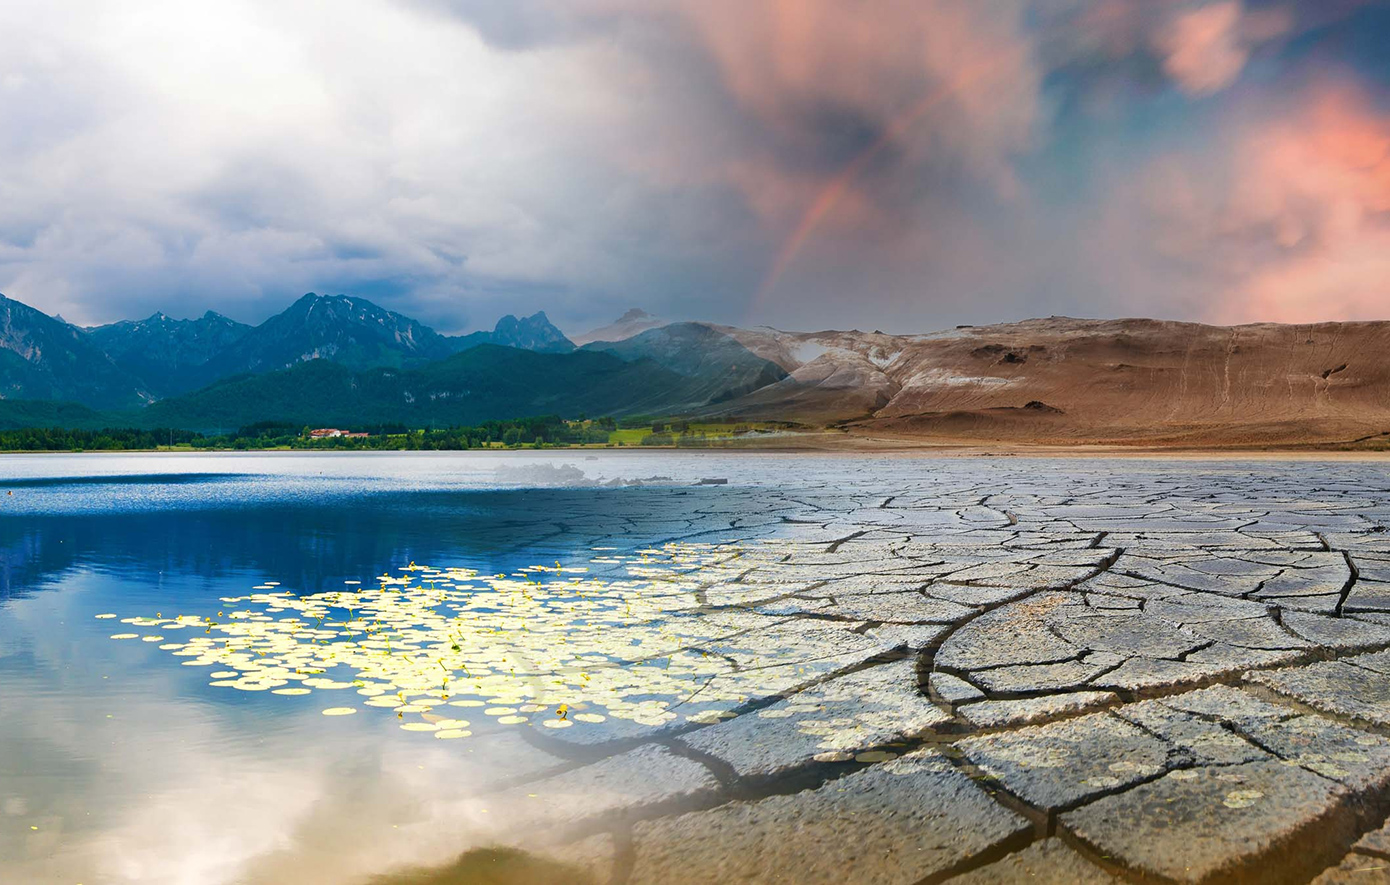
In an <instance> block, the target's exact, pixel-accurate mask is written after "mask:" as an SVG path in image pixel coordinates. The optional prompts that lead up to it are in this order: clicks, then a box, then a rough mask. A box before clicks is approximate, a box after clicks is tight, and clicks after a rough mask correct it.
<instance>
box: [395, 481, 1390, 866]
mask: <svg viewBox="0 0 1390 885" xmlns="http://www.w3.org/2000/svg"><path fill="white" fill-rule="evenodd" d="M877 463H878V465H879V466H878V467H873V466H870V467H868V468H866V469H861V470H860V471H859V472H857V473H855V472H847V473H846V474H845V477H846V478H845V479H844V480H843V481H841V482H830V481H824V482H818V481H817V480H816V479H815V478H814V477H811V478H808V481H807V489H806V490H805V491H801V492H797V493H783V492H777V491H773V490H769V489H752V490H749V491H748V493H747V496H746V500H744V501H743V502H742V503H741V504H737V505H730V504H729V503H728V502H729V501H730V500H737V496H736V495H734V496H729V495H726V496H724V497H722V498H720V499H719V502H720V503H718V504H717V505H701V506H705V507H706V508H707V509H705V510H703V511H701V513H700V514H699V516H698V518H697V519H695V520H694V522H692V524H691V527H690V531H689V533H688V537H687V538H686V540H703V541H716V540H720V539H724V538H728V537H730V532H733V533H734V534H735V535H738V534H739V533H740V527H741V526H743V527H744V528H745V530H744V531H743V535H742V536H743V537H745V538H750V537H752V538H757V537H758V536H760V535H761V536H764V537H770V538H775V542H773V543H768V544H766V545H765V546H766V549H765V551H764V552H762V553H760V554H741V555H737V556H733V555H731V556H730V557H729V558H728V559H727V560H726V561H723V562H716V563H711V564H706V565H705V566H704V567H703V570H702V571H701V572H700V573H699V580H700V586H699V587H698V589H693V590H691V591H690V593H689V600H688V606H689V607H688V608H687V609H686V610H685V611H686V615H687V616H689V617H700V618H704V619H707V623H713V624H718V625H720V627H721V630H722V633H721V632H719V631H713V632H712V633H711V638H710V639H709V641H708V642H707V643H705V644H704V645H703V646H701V647H699V648H695V649H693V651H695V652H698V653H700V654H704V655H706V656H712V657H715V658H720V659H722V661H723V663H722V664H721V666H723V667H725V670H724V671H722V672H723V673H724V675H715V676H713V677H711V679H710V682H711V683H715V682H717V681H718V680H721V679H728V680H735V679H736V680H737V684H738V685H740V686H746V694H742V695H739V696H738V697H736V698H734V700H733V701H732V702H731V703H730V704H728V705H727V708H726V709H723V710H722V711H721V712H719V713H718V714H717V715H713V716H702V717H695V718H694V719H693V720H692V719H690V718H676V719H672V720H670V721H664V722H663V721H651V722H647V723H645V724H639V723H627V724H626V725H625V727H624V728H623V729H621V730H604V729H580V728H574V729H567V730H555V731H553V732H549V733H544V734H542V733H541V731H542V730H540V729H536V730H534V731H535V732H536V736H535V738H534V740H533V741H532V744H533V747H532V750H533V751H534V753H535V754H537V756H538V757H539V760H540V761H532V762H530V763H528V764H530V766H531V768H532V770H534V771H536V772H540V773H539V774H537V775H534V776H531V777H525V778H512V779H510V780H509V781H507V782H506V783H505V784H504V785H502V786H501V787H500V788H499V789H498V790H497V791H495V792H493V793H492V794H490V795H488V796H485V797H481V798H478V799H476V800H470V801H475V802H478V803H481V804H483V805H486V806H487V809H481V808H480V809H479V810H480V811H482V810H488V811H490V813H492V814H493V815H494V817H495V818H496V820H495V827H496V830H495V839H496V841H499V842H508V843H516V844H522V845H525V846H526V847H527V848H529V849H531V850H536V851H539V852H542V853H545V854H548V855H550V856H552V857H554V858H555V859H557V860H559V861H561V862H563V863H565V864H569V865H571V866H572V867H573V868H575V869H581V868H582V869H583V870H585V874H586V875H588V876H589V877H591V878H592V880H593V881H596V882H610V883H620V885H621V883H628V885H658V883H660V885H683V883H692V885H693V883H710V885H715V883H732V882H747V883H761V882H789V883H791V882H795V883H819V882H855V883H905V885H906V883H935V882H943V881H952V882H961V883H1008V882H1033V883H1044V882H1059V883H1060V882H1067V883H1072V882H1085V883H1102V882H1118V881H1145V882H1147V881H1156V882H1182V883H1198V882H1201V883H1206V882H1260V883H1267V882H1271V883H1282V882H1288V883H1295V882H1310V881H1313V882H1317V883H1319V885H1330V883H1343V882H1350V883H1376V882H1390V825H1387V824H1386V817H1387V813H1388V812H1390V534H1387V532H1386V527H1387V526H1390V476H1387V474H1386V471H1385V470H1384V469H1383V468H1381V467H1378V466H1376V465H1364V464H1362V465H1357V464H1346V463H1339V464H1321V465H1319V464H1297V463H1286V464H1276V465H1256V464H1248V463H1247V464H1226V465H1219V466H1213V465H1203V464H1195V463H1193V464H1180V463H1170V464H1164V465H1160V464H1149V465H1135V464H1129V465H1126V466H1123V467H1120V466H1116V465H1105V464H1082V463H1070V464H1066V465H1061V464H1059V463H1058V462H1046V461H1023V460H1010V461H1009V462H999V461H996V462H987V461H973V462H970V463H969V464H963V463H954V464H953V463H946V462H941V463H937V464H930V463H922V462H917V463H915V464H911V465H909V466H903V465H897V466H894V465H891V464H888V463H886V462H877ZM673 709H677V710H678V709H679V708H678V707H677V708H673ZM575 875H576V877H578V876H579V874H578V873H576V874H575ZM578 880H579V879H578V878H576V879H575V881H578ZM421 881H424V880H421ZM460 881H462V880H460Z"/></svg>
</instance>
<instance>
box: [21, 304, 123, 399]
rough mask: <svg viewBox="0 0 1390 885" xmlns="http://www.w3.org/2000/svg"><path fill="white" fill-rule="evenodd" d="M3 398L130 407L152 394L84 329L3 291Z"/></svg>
mask: <svg viewBox="0 0 1390 885" xmlns="http://www.w3.org/2000/svg"><path fill="white" fill-rule="evenodd" d="M0 398H3V399H33V400H70V401H74V402H79V403H82V404H84V405H87V406H91V407H93V408H99V409H127V408H135V407H137V406H140V405H142V404H143V403H145V402H147V401H148V400H149V399H150V396H149V394H148V391H147V389H146V388H145V386H144V385H143V384H142V383H141V382H140V380H139V379H138V378H136V377H135V376H133V375H131V374H130V373H129V372H127V371H126V370H124V369H122V368H121V367H119V366H117V365H116V363H115V362H114V361H112V359H111V358H110V357H109V356H107V355H106V354H105V353H104V352H103V351H102V350H101V348H100V347H99V346H97V344H96V343H95V342H93V341H92V340H91V339H90V338H89V337H88V336H87V334H86V333H85V332H83V331H82V330H81V329H79V328H77V327H76V326H71V325H68V324H67V323H65V322H63V321H62V320H58V319H55V318H53V317H51V316H49V315H48V314H46V313H44V312H42V311H39V310H35V309H34V308H32V307H30V306H29V305H27V304H23V303H21V302H18V301H14V300H12V299H9V298H6V297H5V296H4V295H0Z"/></svg>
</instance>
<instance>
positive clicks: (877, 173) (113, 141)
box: [0, 0, 1390, 332]
mask: <svg viewBox="0 0 1390 885" xmlns="http://www.w3.org/2000/svg"><path fill="white" fill-rule="evenodd" d="M0 33H4V34H6V36H7V40H6V45H7V49H6V52H5V53H3V55H0V122H3V125H0V292H3V293H5V294H6V295H8V296H10V297H12V298H17V299H19V300H21V301H25V302H27V303H29V304H32V305H34V306H35V307H38V308H40V309H42V310H45V311H48V312H50V313H61V314H62V315H63V316H64V317H65V318H67V319H68V320H69V321H71V322H75V323H79V324H95V323H103V322H111V321H114V320H118V319H124V318H133V317H143V316H147V315H149V314H151V313H153V312H155V311H157V310H162V311H164V312H166V313H169V314H170V315H173V316H196V315H199V314H201V313H202V312H203V311H204V310H208V309H213V310H217V311H219V312H221V313H224V314H227V315H228V316H231V317H233V318H235V319H239V320H242V321H247V322H259V321H261V320H263V319H264V318H265V317H266V316H268V315H270V314H272V313H275V312H277V311H279V310H281V309H283V308H284V307H285V306H286V305H287V304H288V303H289V302H290V301H292V300H293V299H294V298H296V297H298V296H299V295H301V294H303V293H304V292H307V291H317V292H323V293H334V294H336V293H345V294H349V295H357V296H361V297H365V298H369V299H371V300H373V301H375V302H377V303H379V304H381V305H383V306H385V307H388V308H391V309H393V310H397V311H400V312H402V313H406V314H408V315H411V316H414V317H417V318H419V319H421V320H423V321H425V322H426V323H429V324H431V325H433V326H435V327H436V328H438V329H439V330H440V331H443V332H461V331H467V330H470V329H475V328H490V327H491V325H492V324H493V322H494V321H495V320H496V319H497V317H498V316H499V315H501V314H504V313H522V314H529V313H531V312H533V311H536V310H545V311H546V312H547V314H548V315H549V316H550V317H551V319H552V320H554V321H555V322H557V323H558V324H559V325H560V326H561V327H562V328H565V329H567V330H569V331H581V330H583V329H585V328H588V327H592V326H597V325H602V324H604V323H606V322H608V321H611V320H612V319H613V318H615V317H616V316H617V315H619V314H621V313H622V312H623V311H625V310H626V309H628V308H629V307H641V308H644V309H646V310H648V311H650V312H652V313H655V314H658V315H660V316H665V317H670V318H673V319H700V320H711V321H716V322H724V323H731V324H736V325H745V326H747V325H757V324H768V325H774V326H777V327H779V328H787V329H824V328H859V329H865V330H868V329H882V330H884V331H891V332H925V331H930V330H934V329H940V328H945V327H949V326H951V325H955V324H957V323H991V322H1006V321H1012V320H1018V319H1024V318H1027V317H1032V316H1047V315H1051V314H1064V315H1070V316H1085V317H1121V316H1154V317H1162V318H1171V319H1186V320H1198V321H1203V322H1214V323H1223V324H1228V323H1242V322H1255V321H1282V322H1310V321H1321V320H1345V319H1370V318H1390V50H1387V49H1386V47H1387V46H1390V0H507V2H496V0H322V2H320V0H293V2H279V0H263V2H249V0H219V2H218V3H188V2H185V0H169V2H163V0H126V2H121V3H110V2H106V0H7V2H5V3H3V4H0Z"/></svg>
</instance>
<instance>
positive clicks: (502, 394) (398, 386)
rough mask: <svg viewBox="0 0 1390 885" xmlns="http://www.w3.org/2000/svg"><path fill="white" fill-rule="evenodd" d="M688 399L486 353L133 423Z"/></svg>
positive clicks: (663, 403) (301, 373) (551, 360)
mask: <svg viewBox="0 0 1390 885" xmlns="http://www.w3.org/2000/svg"><path fill="white" fill-rule="evenodd" d="M692 395H697V394H692V384H691V380H690V379H689V378H687V377H685V376H682V375H680V374H678V373H676V372H673V371H671V370H669V369H666V368H664V367H662V366H659V365H657V364H655V363H653V362H651V361H650V360H638V361H635V362H627V361H624V360H622V359H619V358H618V357H616V356H613V355H611V354H606V353H597V352H587V351H576V352H573V353H568V354H548V353H536V352H534V351H527V350H519V349H516V348H509V347H499V346H496V345H491V344H485V345H481V346H478V347H474V348H470V349H469V350H466V351H464V352H463V353H459V354H456V355H454V356H451V357H449V358H448V359H444V360H439V361H437V362H433V363H429V364H426V365H423V366H420V367H418V368H414V369H394V368H386V367H376V368H370V369H350V368H348V367H346V366H343V365H340V364H338V363H334V362H331V361H329V360H313V361H310V362H306V363H303V364H301V365H298V366H295V367H294V368H291V369H286V370H282V371H278V372H271V373H266V374H262V375H247V376H241V377H237V378H229V379H226V380H223V381H220V382H218V383H216V384H213V385H211V386H209V387H207V388H204V389H202V390H199V391H196V392H194V393H191V394H188V395H185V396H180V397H174V398H171V399H167V400H163V401H161V402H158V403H155V404H154V405H152V406H150V407H149V408H147V409H145V410H144V411H143V412H142V413H141V414H140V417H139V421H140V424H141V425H142V426H146V427H183V428H189V429H193V430H213V431H215V430H218V429H219V428H231V427H236V426H240V425H245V424H250V423H252V422H255V421H261V420H283V421H287V422H290V423H294V424H300V425H303V424H309V425H315V426H317V425H361V424H386V423H400V424H405V425H408V426H412V427H427V426H430V425H435V426H440V427H445V426H451V425H465V424H478V423H480V422H483V421H488V420H494V419H501V418H513V417H519V416H524V415H540V414H558V415H562V416H566V417H573V416H577V415H580V414H588V415H608V414H613V415H618V414H641V413H645V412H648V411H656V412H661V411H665V410H666V409H667V408H668V407H669V405H670V404H671V403H673V402H683V401H685V400H688V399H689V398H690V397H691V396H692Z"/></svg>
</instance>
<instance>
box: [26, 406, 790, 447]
mask: <svg viewBox="0 0 1390 885" xmlns="http://www.w3.org/2000/svg"><path fill="white" fill-rule="evenodd" d="M792 428H793V425H790V424H784V423H774V422H739V423H704V422H689V421H683V420H674V419H666V420H662V419H651V418H641V419H638V418H624V419H622V420H617V419H614V418H609V417H603V418H594V419H590V418H580V419H575V420H566V419H562V418H559V417H556V416H551V415H546V416H541V417H535V418H518V419H513V420H506V421H487V422H484V423H482V424H479V425H476V426H470V427H449V428H443V429H433V428H430V429H426V428H409V427H405V426H403V425H393V424H387V425H352V426H344V427H331V428H329V427H306V426H302V425H294V424H290V423H288V422H281V421H259V422H256V423H254V424H249V425H247V426H245V427H240V428H238V429H237V430H235V431H233V432H231V433H223V434H203V433H198V432H195V431H189V430H174V429H169V428H155V429H150V430H145V429H137V428H130V427H109V428H104V429H99V430H82V429H71V428H48V427H31V428H20V429H14V430H0V452H9V453H15V452H138V451H145V452H151V451H195V452H198V451H235V452H241V451H294V450H306V451H467V450H474V449H477V450H487V449H522V448H535V449H541V448H574V447H614V448H616V447H623V446H638V447H672V448H703V447H709V446H718V445H721V444H726V443H730V442H733V441H736V440H739V439H742V438H749V437H756V436H760V435H766V434H769V433H776V432H780V431H786V430H789V429H792Z"/></svg>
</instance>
